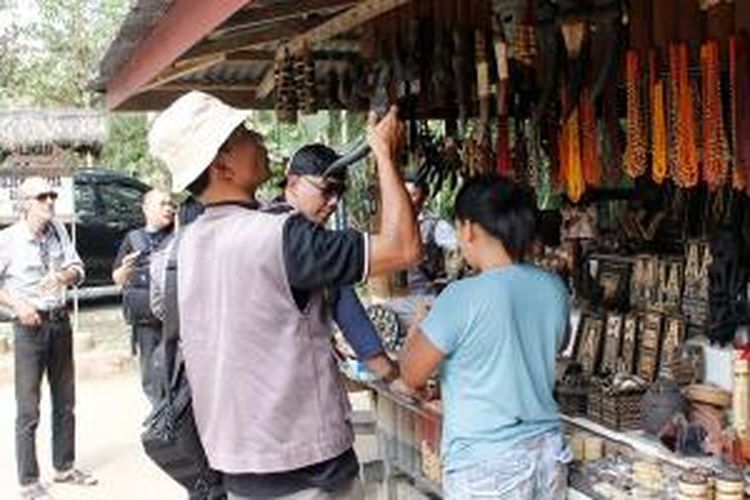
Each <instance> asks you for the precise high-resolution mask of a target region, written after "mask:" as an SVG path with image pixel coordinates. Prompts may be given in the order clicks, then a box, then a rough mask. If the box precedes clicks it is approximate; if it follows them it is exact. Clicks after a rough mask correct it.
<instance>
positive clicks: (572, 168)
mask: <svg viewBox="0 0 750 500" xmlns="http://www.w3.org/2000/svg"><path fill="white" fill-rule="evenodd" d="M564 92H565V91H563V94H564ZM564 107H565V106H564V105H563V108H564ZM564 120H565V121H564V122H563V125H562V131H561V133H560V137H559V147H560V177H561V179H560V180H561V181H562V184H563V186H564V188H565V192H566V194H567V195H568V198H569V199H570V200H571V201H572V202H573V203H577V202H578V201H580V199H581V196H583V193H584V191H585V190H586V182H585V180H584V178H583V166H582V165H581V132H580V130H581V126H580V120H579V114H578V107H574V108H573V111H572V112H571V113H570V115H569V116H567V117H566V118H564Z"/></svg>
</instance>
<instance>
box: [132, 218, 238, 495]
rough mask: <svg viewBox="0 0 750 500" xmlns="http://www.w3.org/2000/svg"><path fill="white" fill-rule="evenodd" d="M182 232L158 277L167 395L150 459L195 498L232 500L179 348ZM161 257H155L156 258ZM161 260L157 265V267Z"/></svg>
mask: <svg viewBox="0 0 750 500" xmlns="http://www.w3.org/2000/svg"><path fill="white" fill-rule="evenodd" d="M180 236H181V232H180V233H177V235H176V236H175V237H174V238H173V239H172V240H171V241H170V242H169V245H164V246H163V248H162V250H160V251H158V252H156V254H159V258H158V259H156V261H158V262H163V259H164V257H167V260H166V266H165V268H164V269H163V271H162V274H161V275H160V278H163V281H162V279H158V278H157V279H155V280H154V281H155V282H159V283H160V287H158V289H159V290H160V292H161V296H160V300H161V301H162V302H161V313H162V340H161V343H160V345H159V347H158V348H157V350H156V352H155V353H154V356H155V357H156V360H155V361H156V363H157V364H158V365H160V368H161V369H159V370H157V373H159V374H161V376H162V384H163V387H164V390H163V391H162V394H163V396H162V397H161V399H160V400H159V401H158V402H157V404H156V405H155V406H154V409H153V410H152V412H151V414H150V415H149V416H148V418H147V419H146V422H145V424H144V425H145V427H146V429H145V430H144V431H143V433H142V434H141V443H142V444H143V449H144V450H145V452H146V454H147V455H148V456H149V458H150V459H151V460H152V461H153V462H154V463H155V464H156V465H157V466H159V468H160V469H162V470H163V471H164V472H166V473H167V474H168V475H169V476H170V477H171V478H172V479H174V480H175V481H177V482H178V483H180V484H181V485H182V486H184V487H185V488H186V489H187V490H188V492H189V494H190V499H191V500H223V499H226V492H225V490H224V485H223V480H222V476H221V473H219V472H217V471H215V470H213V469H211V467H210V465H209V463H208V458H207V457H206V452H205V450H204V449H203V445H202V444H201V441H200V436H199V435H198V428H197V427H196V424H195V418H194V416H193V407H192V395H191V392H190V384H189V383H188V379H187V375H186V373H185V363H184V360H183V359H182V353H181V350H180V346H179V340H180V326H179V311H178V303H177V249H178V247H179V241H180ZM156 254H155V255H156ZM155 264H156V262H154V263H152V267H157V266H155Z"/></svg>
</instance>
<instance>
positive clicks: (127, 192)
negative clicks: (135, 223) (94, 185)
mask: <svg viewBox="0 0 750 500" xmlns="http://www.w3.org/2000/svg"><path fill="white" fill-rule="evenodd" d="M99 194H100V195H101V197H102V203H103V204H104V213H105V215H106V216H107V217H108V218H114V219H117V220H132V219H138V218H140V217H141V202H142V200H143V195H144V194H145V191H143V190H142V189H139V188H137V187H135V186H129V185H127V184H120V183H117V182H113V183H107V184H100V185H99Z"/></svg>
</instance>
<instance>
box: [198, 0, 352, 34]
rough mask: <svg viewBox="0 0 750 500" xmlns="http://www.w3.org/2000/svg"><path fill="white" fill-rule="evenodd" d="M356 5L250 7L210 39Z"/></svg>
mask: <svg viewBox="0 0 750 500" xmlns="http://www.w3.org/2000/svg"><path fill="white" fill-rule="evenodd" d="M355 3H356V0H307V1H305V2H287V3H283V4H280V5H272V6H256V5H250V6H248V7H246V8H245V9H243V10H241V11H239V12H237V13H236V14H235V15H233V16H232V17H231V18H230V19H229V20H228V21H227V22H226V23H224V24H223V25H222V26H221V27H220V28H219V29H217V30H216V31H214V32H213V33H212V34H211V36H210V39H215V38H219V37H223V36H226V35H228V34H231V33H232V32H234V31H239V30H244V29H247V28H253V27H257V26H262V25H266V24H269V23H275V22H278V21H281V20H286V19H289V18H297V17H303V16H306V15H308V14H312V13H316V12H329V11H332V10H341V9H343V8H346V7H349V6H351V5H353V4H355Z"/></svg>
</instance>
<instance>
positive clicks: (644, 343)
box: [638, 312, 662, 382]
mask: <svg viewBox="0 0 750 500" xmlns="http://www.w3.org/2000/svg"><path fill="white" fill-rule="evenodd" d="M661 335H662V316H661V314H660V313H656V312H650V313H646V314H644V315H643V316H642V317H641V325H640V340H639V348H638V375H639V376H640V377H641V378H643V379H644V380H647V381H649V382H653V381H654V380H655V379H656V375H657V371H658V368H659V349H660V347H661Z"/></svg>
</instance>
